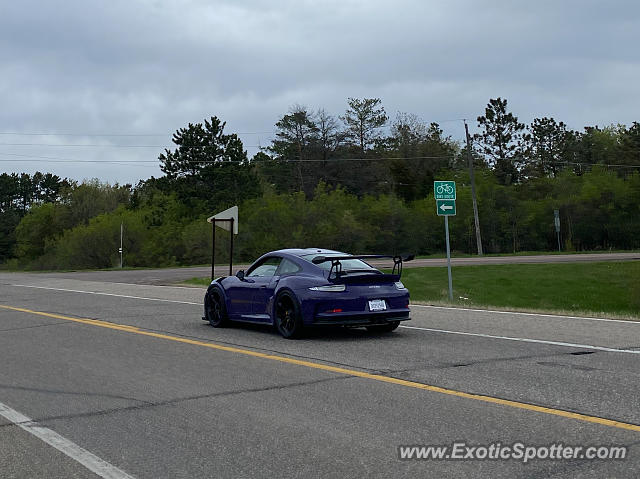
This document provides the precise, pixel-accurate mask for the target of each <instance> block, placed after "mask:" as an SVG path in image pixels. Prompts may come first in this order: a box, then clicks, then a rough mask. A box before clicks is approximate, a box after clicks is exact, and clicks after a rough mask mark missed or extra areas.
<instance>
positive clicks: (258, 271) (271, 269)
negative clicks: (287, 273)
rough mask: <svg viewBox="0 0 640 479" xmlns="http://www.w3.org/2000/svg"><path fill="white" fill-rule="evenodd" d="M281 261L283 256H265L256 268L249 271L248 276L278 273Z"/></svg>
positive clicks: (267, 275) (265, 275) (266, 275)
mask: <svg viewBox="0 0 640 479" xmlns="http://www.w3.org/2000/svg"><path fill="white" fill-rule="evenodd" d="M280 261H282V258H278V257H277V256H270V257H269V258H265V259H264V260H262V261H261V262H260V264H258V265H257V266H256V267H255V268H253V269H252V270H251V271H249V273H247V275H246V277H247V278H255V277H263V278H264V277H269V276H273V275H275V274H276V270H277V269H278V266H279V265H280Z"/></svg>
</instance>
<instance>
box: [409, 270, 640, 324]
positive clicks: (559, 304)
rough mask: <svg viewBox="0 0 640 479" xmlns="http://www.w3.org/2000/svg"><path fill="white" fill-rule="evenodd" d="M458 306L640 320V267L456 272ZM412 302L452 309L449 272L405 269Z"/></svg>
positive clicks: (455, 286)
mask: <svg viewBox="0 0 640 479" xmlns="http://www.w3.org/2000/svg"><path fill="white" fill-rule="evenodd" d="M451 276H452V278H453V297H454V301H453V304H454V305H456V306H465V305H466V306H470V307H483V308H486V307H495V308H499V309H503V308H504V309H510V310H522V311H551V312H571V313H589V314H590V315H594V316H602V315H604V316H605V317H612V316H622V317H626V316H632V317H635V318H638V319H640V262H638V261H627V262H601V263H549V264H508V265H483V266H455V267H452V273H451ZM402 281H403V283H404V284H405V285H406V286H407V288H409V291H410V292H411V300H412V301H417V302H424V303H433V304H447V303H449V298H448V295H449V293H448V287H447V268H441V267H437V268H405V270H404V271H403V273H402Z"/></svg>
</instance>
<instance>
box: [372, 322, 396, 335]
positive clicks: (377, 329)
mask: <svg viewBox="0 0 640 479" xmlns="http://www.w3.org/2000/svg"><path fill="white" fill-rule="evenodd" d="M398 326H400V321H389V322H388V323H387V324H380V325H375V326H367V331H369V332H372V333H390V332H391V331H394V330H395V329H397V328H398Z"/></svg>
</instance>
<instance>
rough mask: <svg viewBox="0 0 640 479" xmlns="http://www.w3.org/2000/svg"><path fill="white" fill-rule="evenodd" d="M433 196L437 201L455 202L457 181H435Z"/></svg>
mask: <svg viewBox="0 0 640 479" xmlns="http://www.w3.org/2000/svg"><path fill="white" fill-rule="evenodd" d="M433 194H434V195H435V197H436V200H455V199H456V182H455V181H434V182H433Z"/></svg>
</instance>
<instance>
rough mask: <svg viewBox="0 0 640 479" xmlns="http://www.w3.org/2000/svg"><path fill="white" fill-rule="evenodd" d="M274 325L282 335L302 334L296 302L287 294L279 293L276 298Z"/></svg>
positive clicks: (289, 337) (290, 337)
mask: <svg viewBox="0 0 640 479" xmlns="http://www.w3.org/2000/svg"><path fill="white" fill-rule="evenodd" d="M274 322H275V326H276V329H277V330H278V332H279V333H280V334H281V335H282V337H284V338H287V339H294V338H299V337H300V336H301V335H302V330H303V326H302V315H301V314H300V307H299V306H298V302H297V301H296V300H295V299H294V298H292V297H291V296H289V295H288V294H286V293H285V294H281V295H280V296H278V298H277V299H276V314H275V321H274Z"/></svg>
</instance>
